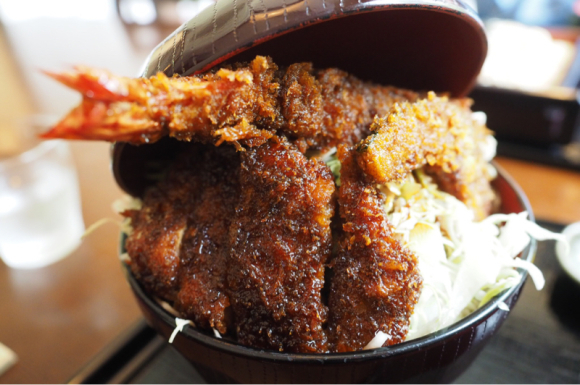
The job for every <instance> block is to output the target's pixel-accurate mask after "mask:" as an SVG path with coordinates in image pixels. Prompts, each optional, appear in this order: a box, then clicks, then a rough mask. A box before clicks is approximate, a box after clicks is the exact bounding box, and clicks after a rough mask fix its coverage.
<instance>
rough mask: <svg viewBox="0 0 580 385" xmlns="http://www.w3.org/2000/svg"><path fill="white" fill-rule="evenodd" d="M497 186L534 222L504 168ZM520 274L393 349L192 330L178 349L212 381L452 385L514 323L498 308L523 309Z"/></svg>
mask: <svg viewBox="0 0 580 385" xmlns="http://www.w3.org/2000/svg"><path fill="white" fill-rule="evenodd" d="M497 167H498V166H497V165H496V168H497ZM493 185H494V188H495V189H496V190H497V192H498V194H499V195H500V197H501V200H502V206H501V210H500V211H501V212H503V213H518V212H521V211H524V210H525V211H528V213H529V214H530V219H532V220H533V215H532V211H531V207H530V205H529V202H528V200H527V198H526V196H525V195H524V193H523V192H522V191H521V189H520V188H519V187H518V186H517V184H516V183H515V182H514V181H513V180H511V178H510V177H509V176H508V175H507V174H506V173H505V171H503V170H501V169H498V177H497V179H496V180H495V181H494V182H493ZM122 243H123V242H122ZM122 246H123V245H122V244H121V247H122ZM536 248H537V246H536V242H535V241H534V240H532V242H531V243H530V245H528V247H526V249H525V250H524V251H523V252H522V254H521V258H523V259H525V260H528V261H532V260H533V258H534V256H535V252H536ZM125 272H126V276H127V280H128V281H129V284H130V286H131V289H132V290H133V293H134V295H135V297H136V299H137V302H138V305H139V307H140V309H141V311H142V313H143V315H144V316H145V319H146V320H147V323H148V324H149V325H150V326H152V327H153V328H154V329H155V330H156V331H157V332H158V333H159V334H160V335H161V336H163V337H164V338H166V339H169V337H170V335H171V334H172V333H173V330H174V329H175V327H176V323H175V317H174V316H173V315H171V314H170V313H168V312H167V311H166V310H164V309H163V307H162V306H161V305H160V304H159V303H157V302H156V301H155V300H154V299H152V298H151V297H150V296H148V295H147V294H146V293H145V292H144V290H143V288H142V287H141V286H140V284H139V283H138V282H137V281H136V280H135V278H134V276H133V275H132V274H131V272H130V269H129V268H128V267H127V266H125ZM520 273H521V274H522V280H521V282H520V283H519V284H518V285H517V286H514V287H512V288H510V289H508V290H507V291H505V292H503V293H502V294H500V295H498V296H497V297H495V298H494V299H493V300H492V301H490V302H488V303H487V304H486V305H485V306H483V307H482V308H480V309H478V310H477V311H475V312H474V313H472V314H470V315H469V316H467V317H466V318H464V319H462V320H460V321H459V322H457V323H455V324H453V325H451V326H449V327H447V328H444V329H442V330H440V331H438V332H436V333H432V334H430V335H428V336H425V337H422V338H419V339H416V340H412V341H407V342H404V343H401V344H398V345H393V346H390V347H384V348H379V349H375V350H368V351H359V352H352V353H334V354H289V353H279V352H275V351H264V350H260V349H253V348H248V347H245V346H242V345H239V344H237V343H235V342H231V341H228V340H226V339H219V338H216V337H214V336H212V335H210V334H206V333H204V332H201V331H199V330H196V329H195V328H194V327H190V326H187V327H185V329H184V330H183V332H180V333H178V334H177V336H176V337H175V340H174V341H173V346H174V347H175V348H176V349H177V350H178V351H179V353H181V354H182V355H183V356H184V357H185V358H186V359H187V360H188V361H190V362H191V363H192V364H193V365H194V367H195V368H196V370H197V371H198V372H199V373H200V374H201V375H202V376H203V377H204V378H205V379H206V380H207V381H208V382H218V383H229V382H241V383H255V382H261V383H342V382H349V383H365V382H371V383H400V382H409V383H421V382H450V381H453V380H454V379H455V378H457V377H458V376H459V375H460V374H461V373H463V371H464V370H465V369H467V368H468V367H469V365H470V364H471V363H472V362H473V360H474V359H475V358H476V357H477V355H478V354H479V353H480V352H481V350H482V349H483V347H484V346H485V344H486V343H487V342H488V341H489V339H490V338H491V337H492V336H493V335H494V334H495V333H496V332H497V330H498V329H499V328H500V327H501V325H502V324H503V322H504V321H505V319H506V318H507V317H508V315H509V312H508V311H505V310H501V309H500V308H498V304H499V303H502V302H503V303H505V304H506V305H507V306H508V307H509V308H510V309H512V308H513V307H514V306H515V304H516V302H517V300H518V297H519V295H520V292H521V290H522V287H523V284H524V282H525V279H526V277H527V272H525V271H523V270H520Z"/></svg>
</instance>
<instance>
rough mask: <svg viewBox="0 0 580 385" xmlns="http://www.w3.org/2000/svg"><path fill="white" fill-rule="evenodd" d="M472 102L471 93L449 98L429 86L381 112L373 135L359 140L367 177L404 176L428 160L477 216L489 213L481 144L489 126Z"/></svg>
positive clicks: (443, 182)
mask: <svg viewBox="0 0 580 385" xmlns="http://www.w3.org/2000/svg"><path fill="white" fill-rule="evenodd" d="M470 105H471V102H470V100H468V99H455V100H451V101H450V100H449V99H448V98H447V97H437V96H436V95H435V94H434V93H432V92H430V93H429V94H428V96H427V98H425V99H420V100H418V101H416V102H414V103H409V102H403V103H397V104H395V105H394V106H393V108H392V110H391V112H390V113H389V114H388V115H386V116H384V117H376V118H375V120H374V122H373V124H372V126H371V130H372V133H371V135H369V136H368V137H367V138H366V139H364V140H363V141H362V142H360V143H359V144H358V145H357V161H358V164H359V166H360V167H361V169H362V170H363V171H364V172H365V174H366V175H367V179H368V180H369V181H371V180H372V181H374V182H375V183H388V182H390V181H394V180H401V179H403V178H404V177H405V176H406V175H407V174H408V173H409V172H411V171H413V170H414V169H417V168H419V167H422V166H425V165H427V166H429V167H428V169H429V170H430V171H431V174H432V175H433V176H434V177H435V179H436V181H437V182H438V184H439V185H440V186H441V187H442V188H443V190H445V191H447V192H449V193H451V194H453V195H455V196H456V197H457V198H459V199H460V200H462V201H463V202H464V203H465V204H467V205H468V207H470V208H471V209H472V210H473V212H474V213H475V216H476V218H478V219H483V218H485V217H486V216H487V215H488V214H489V209H490V207H491V202H492V200H493V198H494V194H493V192H492V190H491V187H490V186H489V181H490V180H491V178H492V176H491V175H490V174H489V172H488V167H487V160H486V159H485V158H484V155H483V150H482V148H481V145H480V144H481V143H484V142H485V138H486V136H487V135H489V134H490V132H489V130H488V129H487V128H486V127H485V126H484V125H482V124H480V123H478V122H477V121H476V119H474V118H473V117H472V112H471V110H470V109H469V107H470Z"/></svg>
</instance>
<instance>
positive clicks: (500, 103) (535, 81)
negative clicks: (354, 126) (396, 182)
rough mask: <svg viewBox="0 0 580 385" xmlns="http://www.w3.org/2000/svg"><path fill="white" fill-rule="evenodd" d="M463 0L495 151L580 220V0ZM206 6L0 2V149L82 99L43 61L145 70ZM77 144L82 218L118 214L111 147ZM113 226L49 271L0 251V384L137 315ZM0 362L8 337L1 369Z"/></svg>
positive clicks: (559, 218)
mask: <svg viewBox="0 0 580 385" xmlns="http://www.w3.org/2000/svg"><path fill="white" fill-rule="evenodd" d="M469 3H471V4H472V5H473V6H474V7H477V8H478V9H479V13H480V15H481V17H482V18H483V19H484V21H485V24H486V28H487V31H488V39H489V51H488V57H487V61H486V63H485V65H484V67H483V69H482V72H481V75H480V78H479V81H478V85H477V86H476V87H475V89H474V90H473V92H472V94H471V97H472V98H473V99H474V100H475V105H474V109H475V110H483V111H485V112H486V113H487V115H488V126H489V127H490V128H492V129H493V130H494V131H495V132H496V134H497V137H498V139H499V149H498V151H499V153H500V155H503V156H504V157H506V158H504V159H503V160H502V161H501V165H502V166H504V167H506V168H508V171H509V172H510V173H513V174H514V175H527V174H529V171H528V170H530V168H529V167H528V166H527V165H526V164H525V163H517V162H513V161H512V160H511V159H514V158H516V159H520V160H525V161H527V162H532V163H535V164H541V165H543V166H546V165H549V166H557V167H554V168H543V166H541V167H540V168H534V169H533V170H534V173H537V174H534V175H532V177H526V178H522V179H518V182H519V183H521V184H522V185H523V187H524V190H526V192H528V194H530V192H532V193H533V192H534V191H536V192H541V194H540V195H537V194H536V195H535V196H534V195H530V196H531V200H532V205H533V206H534V209H537V212H538V213H539V215H540V216H541V218H542V219H545V220H546V219H547V220H552V221H554V222H558V223H562V224H567V223H571V222H575V221H578V220H580V207H576V206H578V205H571V204H569V202H580V189H579V188H578V186H580V174H578V173H577V171H580V127H579V126H580V115H579V111H580V108H579V103H578V88H580V40H579V38H580V0H525V1H524V0H495V1H493V0H480V1H477V2H476V1H473V0H472V1H470V2H469ZM212 4H213V1H212V0H0V159H2V158H3V157H6V156H9V155H11V154H14V153H15V152H17V151H18V149H19V147H20V146H21V144H20V142H19V140H20V137H19V132H20V130H21V128H22V126H23V125H24V123H23V122H26V121H27V120H28V119H29V118H30V117H31V116H38V115H40V116H42V117H43V121H45V122H49V121H51V120H52V121H54V120H55V119H58V117H59V116H62V115H63V114H65V113H66V112H67V111H68V110H70V109H71V108H72V107H73V106H74V105H75V104H76V103H78V101H79V100H80V96H79V95H78V94H77V93H75V92H72V91H69V90H68V89H67V88H65V87H63V86H61V85H60V84H58V83H56V82H55V81H53V80H51V79H50V78H48V77H47V76H45V75H44V74H43V73H42V70H49V71H62V70H66V69H68V68H70V67H72V66H74V65H78V64H84V65H88V66H92V67H98V68H104V69H108V70H110V71H112V72H114V73H116V74H119V75H125V76H138V75H139V73H140V68H141V65H142V63H143V62H144V61H145V59H146V57H147V55H148V54H149V52H150V51H151V50H152V49H153V48H154V47H155V46H156V45H157V44H159V43H160V42H161V41H162V40H163V38H164V37H165V36H167V35H168V34H169V33H171V32H172V31H173V30H174V29H176V28H177V27H178V26H179V25H180V24H182V23H183V22H184V21H186V20H188V19H190V18H191V17H192V16H193V15H195V14H196V13H198V12H199V11H200V10H202V9H204V8H205V7H208V6H211V5H212ZM71 149H72V152H73V156H74V160H75V162H76V165H77V170H79V185H80V190H81V191H80V192H81V197H82V213H83V216H84V221H85V224H86V225H87V226H88V225H90V224H91V223H93V222H95V221H97V220H99V219H101V218H103V217H115V215H114V214H113V213H112V210H111V209H110V205H111V202H113V201H114V200H115V199H117V198H118V197H119V196H120V195H121V191H120V189H119V188H118V187H117V186H116V184H115V182H114V180H113V178H112V175H111V173H110V170H109V169H108V167H107V165H108V164H109V145H108V144H106V143H92V142H75V143H71ZM563 169H568V171H567V173H564V172H562V170H563ZM535 175H542V176H543V179H538V181H536V180H535V179H534V178H535ZM528 176H529V175H528ZM540 180H541V181H542V182H540ZM546 180H549V181H550V183H548V186H546V183H545V182H544V181H546ZM552 184H553V185H556V186H558V188H557V189H553V188H550V187H551V186H550V185H552ZM553 190H556V191H553ZM558 202H564V203H562V204H563V205H564V206H560V207H559V206H557V205H558ZM0 220H1V219H0ZM118 235H119V229H118V227H115V226H108V225H107V226H104V227H103V228H100V229H98V230H96V231H95V233H94V234H92V235H91V236H89V237H88V238H86V239H85V240H84V241H83V243H82V244H81V246H80V247H79V249H78V250H77V251H76V252H75V253H74V254H73V255H71V257H69V258H67V259H65V260H63V261H61V262H59V263H57V264H55V265H51V266H48V267H46V268H42V269H36V270H17V269H8V268H6V266H5V265H3V264H2V263H0V313H1V314H2V317H0V342H1V343H4V344H6V345H7V346H8V347H11V348H12V349H13V350H14V351H15V352H16V354H17V355H18V357H19V360H20V364H18V365H16V366H15V367H14V368H13V369H11V370H8V372H6V373H5V374H4V375H2V376H1V377H0V382H31V383H35V382H63V381H66V380H67V379H68V378H70V376H72V375H73V374H74V373H75V372H77V371H78V370H79V368H81V367H82V366H83V365H84V364H86V363H87V362H88V361H89V360H90V359H91V358H92V357H94V356H95V355H96V354H97V353H99V352H100V351H102V349H103V348H104V347H105V346H107V345H108V344H109V342H111V341H113V340H114V339H115V338H116V337H117V336H118V335H119V334H120V333H122V332H123V331H125V330H127V328H128V327H129V326H130V325H131V324H132V322H134V321H136V320H138V319H139V318H140V316H139V311H138V309H137V306H136V304H135V302H134V300H133V298H132V296H131V294H130V291H129V289H128V288H127V286H126V283H125V280H124V277H123V276H122V275H123V273H122V271H121V269H120V268H119V263H118V261H117V260H116V255H117V244H118ZM576 308H577V303H576ZM6 315H8V316H6ZM65 332H66V335H64V333H65ZM53 351H54V353H52V354H51V352H53ZM2 369H3V366H2V354H1V349H0V374H1V372H2ZM184 380H187V379H184ZM543 380H544V381H547V380H548V379H543ZM538 381H542V379H539V380H538ZM562 381H563V380H562ZM516 382H522V381H516ZM524 382H525V381H524Z"/></svg>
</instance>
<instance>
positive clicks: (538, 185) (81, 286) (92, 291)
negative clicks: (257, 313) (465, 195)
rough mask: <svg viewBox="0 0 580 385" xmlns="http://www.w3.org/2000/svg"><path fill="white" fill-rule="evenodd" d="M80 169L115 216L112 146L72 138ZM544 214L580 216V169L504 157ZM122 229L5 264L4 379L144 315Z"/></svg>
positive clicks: (76, 356) (63, 357) (89, 213)
mask: <svg viewBox="0 0 580 385" xmlns="http://www.w3.org/2000/svg"><path fill="white" fill-rule="evenodd" d="M71 146H72V149H73V152H74V154H75V158H76V162H77V167H78V170H79V181H80V185H81V193H82V199H83V214H84V219H85V223H86V224H87V226H88V225H90V224H91V223H94V222H95V221H97V220H98V219H100V218H103V217H107V216H108V217H112V218H115V214H113V212H112V210H111V208H110V206H111V202H112V201H113V200H115V199H116V198H118V197H119V196H120V195H121V191H120V190H119V189H118V188H117V187H116V185H115V182H114V180H113V178H112V176H111V174H110V171H109V146H108V145H106V144H103V143H86V142H75V143H72V144H71ZM498 162H499V164H500V165H501V166H503V167H504V168H505V169H506V170H507V171H508V172H509V173H510V174H511V175H512V176H513V177H514V178H515V179H516V181H518V182H519V183H520V185H521V186H522V187H523V189H524V191H525V192H526V194H527V195H528V197H529V199H530V201H531V203H532V207H533V208H534V211H535V214H536V216H537V217H538V218H541V219H546V220H550V221H554V222H559V223H571V222H574V221H580V204H579V203H580V174H578V173H574V172H571V171H564V170H560V169H554V168H549V167H544V166H538V165H535V164H530V163H525V162H520V161H515V160H511V159H506V158H502V159H499V160H498ZM118 237H119V229H118V228H117V227H116V226H115V225H112V224H108V225H105V226H104V227H102V228H99V229H98V230H97V231H95V232H94V233H93V234H91V235H90V236H89V237H88V238H86V239H85V241H84V242H83V243H82V245H81V246H80V247H79V248H78V249H77V250H76V251H75V252H74V253H73V254H72V255H71V256H69V257H68V258H66V259H64V260H62V261H60V262H58V263H56V264H54V265H51V266H49V267H46V268H41V269H37V270H13V269H9V268H7V267H6V266H5V265H3V264H0V314H1V316H0V342H2V343H4V344H6V345H7V346H9V347H10V348H11V349H13V350H14V351H15V352H16V353H17V354H18V357H19V362H18V364H17V365H16V366H14V367H13V368H12V369H10V370H9V371H8V372H6V373H5V374H4V375H3V376H1V377H0V382H1V383H54V382H65V381H67V380H68V379H69V378H70V377H71V376H72V375H73V374H74V373H75V372H76V371H77V370H78V369H80V368H81V367H82V366H83V365H84V364H85V363H86V362H88V361H89V360H90V359H91V357H93V356H94V355H95V354H97V353H98V352H99V351H100V350H101V349H103V348H104V347H105V346H106V345H107V344H108V343H110V342H111V341H112V340H113V339H114V338H115V337H116V336H117V335H119V334H120V333H121V332H122V331H123V330H124V329H126V328H127V327H129V326H130V325H131V324H132V323H133V322H134V321H135V320H137V319H138V318H139V311H138V309H137V306H136V304H135V303H134V301H133V298H132V294H131V292H130V290H129V287H128V286H127V284H126V283H125V280H124V277H123V274H122V271H121V268H120V265H119V262H118V258H117V247H118Z"/></svg>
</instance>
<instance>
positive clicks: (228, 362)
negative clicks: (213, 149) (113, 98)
mask: <svg viewBox="0 0 580 385" xmlns="http://www.w3.org/2000/svg"><path fill="white" fill-rule="evenodd" d="M486 52H487V45H486V38H485V33H484V31H483V27H482V24H481V21H480V20H479V18H478V17H477V15H476V13H475V12H474V11H473V10H472V9H471V8H469V7H468V6H467V5H465V4H464V3H463V2H462V1H459V0H457V1H455V0H434V1H393V0H388V1H387V0H379V1H364V0H301V1H290V0H286V1H283V0H281V1H277V0H271V1H266V0H257V1H248V2H240V1H236V0H219V1H217V2H216V3H215V4H214V6H213V7H210V8H208V9H206V10H204V11H203V12H202V13H200V14H199V15H198V16H196V17H195V18H194V19H192V20H191V21H190V22H188V23H186V24H184V25H183V26H182V27H180V28H179V29H177V30H176V31H175V32H174V33H173V34H171V35H170V36H169V37H168V38H167V39H165V40H164V41H163V42H162V43H161V44H160V45H159V46H158V47H157V48H156V49H155V50H154V51H153V52H152V53H151V55H150V57H149V58H148V60H147V62H146V64H145V66H144V68H143V71H142V75H143V76H151V75H153V74H155V73H156V72H158V71H162V72H164V73H165V74H167V75H170V76H171V75H176V74H177V75H190V74H196V73H200V72H203V71H205V70H208V69H210V68H211V67H213V66H215V65H217V64H220V63H225V64H227V63H229V62H234V61H244V60H249V59H250V58H252V57H254V56H255V55H269V56H271V57H272V58H273V60H274V61H275V62H276V63H279V64H281V65H286V64H290V63H293V62H299V61H310V62H313V64H314V66H315V67H318V68H324V67H338V68H340V69H342V70H346V71H348V72H350V73H352V74H354V75H356V76H357V77H359V78H361V79H363V80H369V81H373V82H377V83H382V84H391V85H395V86H400V87H406V88H412V89H428V90H435V91H438V92H441V91H444V92H448V93H450V94H451V95H452V96H465V95H466V94H467V93H468V91H469V90H470V89H471V87H472V85H473V84H474V82H475V78H476V76H477V73H478V72H479V69H480V68H481V65H482V64H483V59H484V58H485V55H486ZM182 146H187V143H182V142H178V141H176V140H173V139H169V138H165V139H163V140H160V141H159V142H156V143H153V144H147V145H142V146H133V145H130V144H126V143H117V144H115V145H114V146H113V148H112V169H113V174H114V176H115V178H116V181H117V183H118V184H119V186H120V187H121V188H122V189H123V190H125V191H126V192H127V193H129V194H131V195H133V196H136V197H139V196H142V194H143V192H144V190H145V188H146V187H147V186H149V185H150V184H151V183H152V182H153V181H152V180H149V179H148V175H150V174H152V172H154V171H159V167H163V165H165V164H168V163H169V162H170V161H171V160H172V159H173V157H174V155H175V154H176V153H178V152H179V149H180V148H181V147H182ZM151 167H154V168H156V170H154V169H152V168H151ZM494 186H495V188H496V190H497V191H498V194H499V195H500V197H501V200H502V209H501V212H504V213H516V212H521V211H524V210H525V211H528V212H529V213H530V217H531V219H533V216H532V214H531V208H530V207H529V204H528V202H527V199H526V198H525V196H524V194H523V193H522V192H521V190H520V189H519V188H518V187H517V186H516V185H515V184H514V183H513V181H511V180H510V178H509V176H508V175H507V174H506V173H505V172H503V171H501V170H499V176H498V178H497V179H496V180H495V182H494ZM535 250H536V245H535V242H534V241H532V243H531V244H530V245H529V246H528V247H527V248H526V249H525V250H524V251H523V252H522V258H524V259H526V260H529V261H530V260H532V259H533V256H534V253H535ZM126 272H127V279H128V281H129V283H130V285H131V288H132V290H133V291H134V293H135V296H136V298H137V301H138V303H139V306H140V308H141V310H142V312H143V314H144V316H145V318H146V320H147V322H148V323H149V324H150V325H151V326H152V327H153V328H154V329H155V330H157V332H158V333H159V334H161V335H162V336H163V337H164V338H169V336H170V335H171V334H172V333H173V331H174V329H175V327H176V323H175V318H174V316H172V315H171V314H169V313H168V312H166V311H165V310H164V309H163V308H162V307H161V306H160V305H159V304H158V303H157V302H156V301H155V300H154V299H153V298H151V297H149V296H148V295H147V294H145V292H144V291H143V289H142V287H141V286H140V285H139V283H138V282H137V281H136V280H135V278H134V277H133V275H132V274H131V273H130V270H129V269H128V268H126ZM522 274H523V278H524V279H522V281H521V283H520V284H519V285H517V286H515V287H512V288H511V289H509V290H507V291H506V292H504V293H503V294H501V295H499V296H497V297H496V298H494V299H493V300H492V301H490V302H489V303H487V304H486V305H485V306H483V307H482V308H481V309H479V310H478V311H476V312H474V313H472V314H471V315H470V316H468V317H467V318H465V319H463V320H461V321H459V322H457V323H456V324H454V325H452V326H450V327H447V328H445V329H442V330H440V331H438V332H436V333H434V334H431V335H428V336H426V337H423V338H420V339H417V340H413V341H408V342H405V343H402V344H399V345H394V346H391V347H388V348H380V349H375V350H369V351H360V352H354V353H341V354H338V353H337V354H288V353H280V352H273V351H264V350H259V349H252V348H248V347H245V346H241V345H239V344H237V343H235V342H232V341H228V340H226V339H219V338H216V337H214V336H213V335H209V334H205V333H204V332H201V331H199V330H196V329H195V328H193V327H186V328H185V330H184V331H183V332H182V333H178V335H177V337H176V338H175V340H174V342H173V345H174V346H175V348H176V349H177V350H178V351H179V352H180V353H181V354H182V355H183V356H184V357H185V358H187V359H188V360H189V361H190V362H192V363H193V364H194V365H195V367H196V369H197V370H198V371H199V372H200V373H201V374H202V375H203V376H204V377H205V378H206V380H208V381H210V382H275V383H277V382H286V383H290V382H310V383H314V382H331V383H332V382H353V383H354V382H437V381H442V382H448V381H451V380H453V379H454V378H456V377H457V376H458V375H459V374H461V373H462V372H463V370H465V369H466V368H467V367H468V366H469V364H470V363H471V362H472V361H473V360H474V359H475V357H476V356H477V354H478V353H479V352H480V351H481V349H482V348H483V346H484V344H485V343H486V342H487V341H488V340H489V338H490V337H491V336H492V335H493V334H494V333H495V332H496V330H497V329H498V328H499V327H500V326H501V324H502V323H503V321H504V320H505V318H506V317H507V315H508V312H507V311H505V310H500V309H499V308H498V304H499V303H505V304H506V305H507V306H508V307H509V308H511V307H513V306H514V305H515V303H516V301H517V298H518V296H519V293H520V291H521V288H522V285H523V282H524V281H525V277H526V273H525V272H522ZM502 307H504V306H502ZM504 308H505V307H504Z"/></svg>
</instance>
